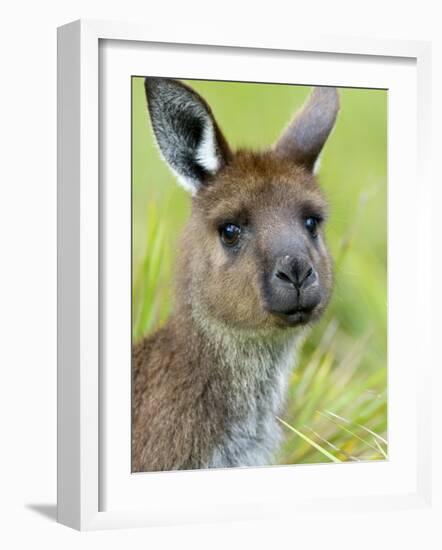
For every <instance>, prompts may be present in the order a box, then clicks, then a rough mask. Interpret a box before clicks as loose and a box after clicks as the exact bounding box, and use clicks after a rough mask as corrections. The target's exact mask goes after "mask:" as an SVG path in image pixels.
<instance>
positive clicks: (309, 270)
mask: <svg viewBox="0 0 442 550" xmlns="http://www.w3.org/2000/svg"><path fill="white" fill-rule="evenodd" d="M274 273H275V277H276V278H277V279H279V280H280V281H282V282H283V283H286V284H289V285H293V286H294V287H295V288H296V289H297V290H300V289H301V288H305V287H307V286H309V285H311V284H312V283H313V282H314V281H315V280H316V273H315V271H314V269H313V267H312V266H311V264H310V262H309V261H308V260H307V258H303V257H301V258H299V257H296V258H293V257H291V256H282V257H280V258H278V260H277V261H276V265H275V272H274Z"/></svg>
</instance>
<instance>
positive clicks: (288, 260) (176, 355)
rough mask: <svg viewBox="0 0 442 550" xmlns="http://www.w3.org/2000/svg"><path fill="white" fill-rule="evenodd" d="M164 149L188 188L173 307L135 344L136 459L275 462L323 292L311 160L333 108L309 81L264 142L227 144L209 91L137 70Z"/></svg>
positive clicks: (169, 464)
mask: <svg viewBox="0 0 442 550" xmlns="http://www.w3.org/2000/svg"><path fill="white" fill-rule="evenodd" d="M145 90H146V97H147V105H148V112H149V115H150V119H151V122H152V128H153V133H154V135H155V138H156V141H157V144H158V147H159V150H160V152H161V155H162V157H163V158H164V160H165V161H166V163H167V164H168V165H169V167H170V168H171V170H172V171H173V172H174V174H175V175H176V177H177V179H178V182H179V183H181V185H182V186H183V187H184V188H186V189H187V190H188V191H189V192H190V193H191V196H192V199H191V200H192V208H191V214H190V218H189V220H188V222H187V224H186V226H185V228H184V230H183V232H182V235H181V241H180V252H179V257H178V260H177V262H178V263H177V276H176V284H175V290H176V292H175V301H174V310H173V313H172V314H171V316H170V317H169V319H168V321H167V322H166V323H165V324H164V326H162V327H161V328H160V329H159V330H157V331H156V332H155V333H154V334H152V335H151V336H148V337H146V338H144V339H142V340H141V341H140V342H138V343H136V344H135V345H134V347H133V361H132V377H133V378H132V380H133V385H132V387H133V391H132V421H133V422H132V470H133V472H142V471H159V470H178V469H187V470H189V469H195V468H226V467H235V466H263V465H268V464H271V463H272V460H274V455H275V453H276V452H277V450H278V446H279V444H280V441H281V437H282V431H281V428H280V426H279V422H278V420H277V418H276V416H278V415H281V413H282V412H283V408H284V401H285V396H286V391H287V385H288V379H289V376H290V373H291V370H292V368H293V367H294V359H295V350H296V344H297V342H298V341H299V337H300V335H301V334H302V331H303V327H306V326H308V325H310V324H311V323H312V322H314V321H315V320H317V319H318V318H319V317H320V316H321V314H322V313H323V312H324V309H325V308H326V306H327V303H328V301H329V299H330V295H331V292H332V284H333V273H332V259H331V256H330V254H329V252H328V250H327V246H326V243H325V239H324V222H325V220H326V217H327V203H326V200H325V198H324V196H323V194H322V192H321V190H320V188H319V186H318V183H317V180H316V177H315V173H314V172H315V164H316V162H317V160H318V157H319V154H320V153H321V150H322V148H323V146H324V144H325V142H326V140H327V138H328V136H329V134H330V132H331V130H332V128H333V126H334V123H335V120H336V116H337V113H338V110H339V97H338V92H337V90H336V89H335V88H331V87H330V88H328V87H319V88H314V90H313V92H312V94H311V96H310V98H309V99H308V100H307V102H306V104H305V106H304V107H303V108H302V109H301V111H300V112H299V113H298V114H297V115H296V116H295V118H294V120H293V121H292V122H291V123H290V124H289V125H288V127H287V129H286V130H285V131H284V132H283V133H282V135H281V137H280V138H279V140H278V141H277V142H276V144H275V145H274V146H273V147H271V148H269V149H268V150H265V151H249V150H238V151H236V152H233V151H232V150H231V148H230V147H229V145H228V143H227V141H226V139H225V138H224V136H223V134H222V132H221V130H220V127H219V126H218V124H217V122H216V121H215V118H214V116H213V114H212V111H211V109H210V107H209V105H208V104H207V103H206V102H205V100H204V99H203V98H202V97H200V96H199V94H197V93H196V92H195V91H194V90H193V89H191V88H190V87H188V86H187V85H185V84H183V83H181V82H179V81H177V80H173V79H167V78H146V80H145Z"/></svg>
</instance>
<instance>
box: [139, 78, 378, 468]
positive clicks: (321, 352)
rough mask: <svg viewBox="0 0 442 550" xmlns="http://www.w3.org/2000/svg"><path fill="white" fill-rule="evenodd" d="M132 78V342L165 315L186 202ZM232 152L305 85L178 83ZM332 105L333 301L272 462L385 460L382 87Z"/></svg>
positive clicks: (266, 127) (343, 92)
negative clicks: (210, 116) (210, 117)
mask: <svg viewBox="0 0 442 550" xmlns="http://www.w3.org/2000/svg"><path fill="white" fill-rule="evenodd" d="M143 80H144V79H143V78H141V77H133V78H132V193H133V202H132V209H133V216H132V224H133V228H132V229H133V286H132V292H133V337H134V340H138V339H139V338H140V337H141V336H143V335H145V334H149V333H151V332H152V331H153V330H155V329H156V328H157V327H158V326H160V325H161V324H162V323H164V321H165V319H167V316H168V314H169V312H170V308H171V294H172V288H171V280H172V276H173V266H174V259H175V256H176V251H177V237H178V235H179V232H180V229H181V228H182V226H183V224H184V223H185V220H186V219H187V217H188V213H189V207H190V197H189V195H188V194H187V193H186V192H185V191H184V190H182V189H181V187H179V186H178V185H177V183H176V181H175V179H174V176H173V175H172V173H171V172H170V170H169V169H168V167H167V166H166V164H165V163H164V162H163V161H162V160H161V158H160V155H159V152H158V148H157V146H156V144H155V142H154V138H153V134H152V130H151V126H150V120H149V117H148V114H147V109H146V99H145V95H144V83H143ZM187 83H188V84H189V85H190V86H191V87H193V88H194V89H195V90H196V91H197V92H199V93H200V94H201V95H202V96H203V97H204V98H205V99H206V100H207V102H208V103H209V105H210V106H211V108H212V110H213V113H214V115H215V117H216V119H217V121H218V123H219V125H220V126H221V128H222V130H223V132H224V134H225V136H226V137H227V140H228V141H229V143H230V145H231V146H232V148H237V147H247V148H266V147H269V146H270V145H271V144H272V143H273V142H274V141H275V140H276V139H277V137H278V136H279V134H280V133H281V131H282V129H283V128H284V127H285V126H286V125H287V123H288V121H289V120H290V118H291V117H292V116H293V114H294V113H295V112H296V110H297V109H298V108H299V107H300V106H301V105H302V103H303V102H304V100H305V99H306V98H307V96H308V95H309V93H310V92H311V88H310V87H306V86H292V85H279V84H278V85H270V84H249V83H236V82H209V81H195V80H194V81H187ZM340 97H341V110H340V113H339V116H338V120H337V124H336V127H335V129H334V131H333V133H332V135H331V137H330V138H329V140H328V142H327V144H326V146H325V149H324V152H323V154H322V158H321V164H320V170H319V174H318V178H319V181H320V184H321V186H322V188H323V189H324V191H325V193H326V196H327V197H328V199H329V202H330V219H329V222H328V226H327V232H326V233H327V240H328V244H329V246H330V249H331V251H332V254H333V257H334V260H335V289H334V294H333V299H332V301H331V303H330V306H329V308H328V310H327V313H326V315H325V316H324V317H323V319H322V320H321V322H320V323H319V324H318V325H317V326H316V327H315V328H314V329H313V330H312V332H311V333H310V334H309V335H308V337H307V338H306V339H305V342H304V343H303V346H302V350H301V353H300V356H299V357H298V359H297V366H296V368H295V369H294V371H293V375H292V378H291V383H290V387H289V396H288V407H287V410H286V412H285V415H284V417H283V418H282V422H283V424H284V431H285V435H286V437H285V443H284V445H283V448H282V449H281V453H280V456H279V457H278V463H280V464H293V463H314V462H329V461H334V462H338V461H339V462H340V461H347V460H350V461H360V460H382V459H385V458H387V91H385V90H367V89H340Z"/></svg>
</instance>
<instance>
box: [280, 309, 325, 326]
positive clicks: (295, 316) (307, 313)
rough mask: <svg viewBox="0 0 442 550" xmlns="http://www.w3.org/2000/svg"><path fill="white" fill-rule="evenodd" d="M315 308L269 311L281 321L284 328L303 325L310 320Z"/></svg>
mask: <svg viewBox="0 0 442 550" xmlns="http://www.w3.org/2000/svg"><path fill="white" fill-rule="evenodd" d="M314 309H315V308H302V307H296V308H293V309H289V310H287V311H271V313H272V314H273V315H274V316H275V317H277V318H278V319H280V320H281V321H283V323H284V325H286V326H291V327H293V326H296V325H305V324H307V323H308V322H309V321H310V320H311V318H312V313H313V310H314Z"/></svg>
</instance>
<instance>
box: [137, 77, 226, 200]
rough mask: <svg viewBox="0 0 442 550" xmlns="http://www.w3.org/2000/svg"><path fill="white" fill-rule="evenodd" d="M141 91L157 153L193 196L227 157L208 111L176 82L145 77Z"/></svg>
mask: <svg viewBox="0 0 442 550" xmlns="http://www.w3.org/2000/svg"><path fill="white" fill-rule="evenodd" d="M145 89H146V97H147V103H148V109H149V114H150V118H151V121H152V127H153V131H154V134H155V138H156V140H157V143H158V146H159V148H160V151H161V153H162V155H163V157H164V159H165V160H166V162H167V163H168V164H169V166H170V168H171V169H172V171H173V172H174V173H175V175H176V176H177V178H178V181H179V182H180V183H181V185H182V186H183V187H184V188H185V189H186V190H188V191H190V192H191V193H192V194H195V193H196V192H197V191H198V189H199V188H200V187H201V186H203V185H205V184H206V183H207V181H208V180H209V178H210V177H211V176H213V175H214V174H215V173H216V172H218V170H220V169H221V168H222V167H223V166H224V165H225V164H226V162H227V161H228V159H229V157H230V150H229V147H228V145H227V143H226V141H225V139H224V137H223V135H222V134H221V131H220V129H219V128H218V125H217V124H216V121H215V119H214V117H213V115H212V111H211V110H210V107H209V106H208V105H207V103H206V102H205V101H204V99H203V98H202V97H200V96H199V95H198V94H197V93H196V92H195V91H194V90H192V89H191V88H189V87H188V86H185V85H184V84H182V83H181V82H179V81H177V80H172V79H169V78H150V77H149V78H146V80H145Z"/></svg>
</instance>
